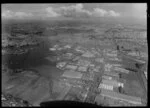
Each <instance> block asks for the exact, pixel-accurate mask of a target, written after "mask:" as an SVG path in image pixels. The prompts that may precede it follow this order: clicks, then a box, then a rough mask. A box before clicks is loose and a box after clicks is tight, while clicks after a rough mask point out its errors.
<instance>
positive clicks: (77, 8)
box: [57, 4, 91, 17]
mask: <svg viewBox="0 0 150 108" xmlns="http://www.w3.org/2000/svg"><path fill="white" fill-rule="evenodd" d="M57 11H58V12H59V13H60V14H61V15H62V16H65V17H87V16H89V15H91V12H90V11H88V10H85V9H83V4H76V5H71V6H63V7H60V8H58V9H57Z"/></svg>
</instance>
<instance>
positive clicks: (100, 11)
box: [92, 8, 108, 17]
mask: <svg viewBox="0 0 150 108" xmlns="http://www.w3.org/2000/svg"><path fill="white" fill-rule="evenodd" d="M107 13H108V12H107V11H106V10H104V9H100V8H94V10H93V12H92V14H93V15H94V16H96V17H103V16H105V15H106V14H107Z"/></svg>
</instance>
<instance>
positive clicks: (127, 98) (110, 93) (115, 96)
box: [101, 89, 142, 105]
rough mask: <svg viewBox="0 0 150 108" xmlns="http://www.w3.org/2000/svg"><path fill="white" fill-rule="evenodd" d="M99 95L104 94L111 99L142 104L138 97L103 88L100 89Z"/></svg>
mask: <svg viewBox="0 0 150 108" xmlns="http://www.w3.org/2000/svg"><path fill="white" fill-rule="evenodd" d="M101 96H106V97H110V98H112V99H117V100H122V101H127V102H129V103H132V104H136V105H141V104H142V102H141V98H139V97H134V96H128V95H124V94H120V93H116V92H113V91H110V90H103V89H102V90H101Z"/></svg>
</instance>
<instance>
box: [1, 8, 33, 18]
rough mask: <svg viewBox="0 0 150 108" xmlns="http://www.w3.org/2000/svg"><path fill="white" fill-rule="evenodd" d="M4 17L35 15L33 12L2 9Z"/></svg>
mask: <svg viewBox="0 0 150 108" xmlns="http://www.w3.org/2000/svg"><path fill="white" fill-rule="evenodd" d="M1 15H2V18H6V19H8V18H25V17H31V16H33V15H32V14H31V13H25V12H12V11H10V10H5V11H2V14H1Z"/></svg>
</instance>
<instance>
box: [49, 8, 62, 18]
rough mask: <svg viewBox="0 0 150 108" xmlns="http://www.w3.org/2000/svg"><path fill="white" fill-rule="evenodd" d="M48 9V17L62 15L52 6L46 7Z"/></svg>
mask: <svg viewBox="0 0 150 108" xmlns="http://www.w3.org/2000/svg"><path fill="white" fill-rule="evenodd" d="M46 11H47V17H58V16H60V14H58V13H57V12H55V9H53V8H52V7H48V8H46Z"/></svg>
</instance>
